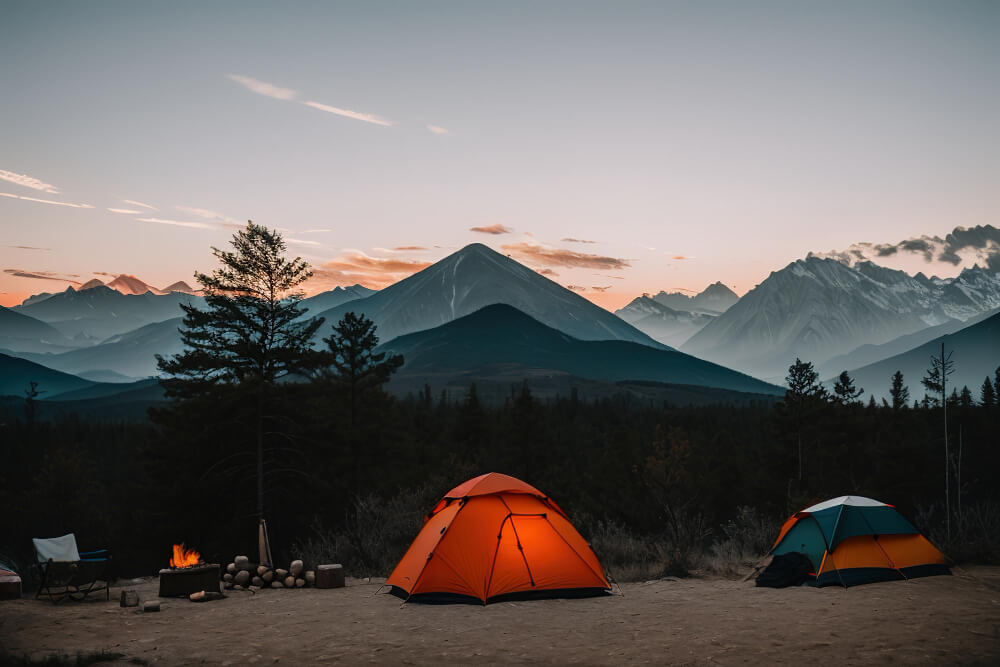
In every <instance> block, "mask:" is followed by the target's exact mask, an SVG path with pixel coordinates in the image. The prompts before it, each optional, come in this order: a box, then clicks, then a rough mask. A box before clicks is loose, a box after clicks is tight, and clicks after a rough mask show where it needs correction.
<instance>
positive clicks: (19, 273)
mask: <svg viewBox="0 0 1000 667" xmlns="http://www.w3.org/2000/svg"><path fill="white" fill-rule="evenodd" d="M3 272H4V273H6V274H7V275H10V276H15V277H17V278H34V279H35V280H58V281H59V282H66V283H73V284H75V285H79V284H80V281H79V280H73V278H79V277H80V276H78V275H77V274H75V273H69V274H66V273H56V272H55V271H30V270H25V269H4V270H3Z"/></svg>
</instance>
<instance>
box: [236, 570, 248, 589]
mask: <svg viewBox="0 0 1000 667" xmlns="http://www.w3.org/2000/svg"><path fill="white" fill-rule="evenodd" d="M233 581H234V582H236V583H237V584H239V585H240V586H246V585H247V584H249V583H250V573H249V572H247V571H246V570H240V571H239V572H237V573H236V576H235V577H233Z"/></svg>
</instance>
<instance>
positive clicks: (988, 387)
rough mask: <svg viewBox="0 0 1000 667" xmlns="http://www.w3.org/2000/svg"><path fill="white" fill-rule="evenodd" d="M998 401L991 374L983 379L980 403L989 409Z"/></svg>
mask: <svg viewBox="0 0 1000 667" xmlns="http://www.w3.org/2000/svg"><path fill="white" fill-rule="evenodd" d="M996 402H997V395H996V392H995V391H994V390H993V383H992V382H990V378H989V376H986V379H985V380H983V387H982V389H980V390H979V404H980V405H982V406H983V407H984V408H987V409H989V408H992V407H993V406H995V405H996Z"/></svg>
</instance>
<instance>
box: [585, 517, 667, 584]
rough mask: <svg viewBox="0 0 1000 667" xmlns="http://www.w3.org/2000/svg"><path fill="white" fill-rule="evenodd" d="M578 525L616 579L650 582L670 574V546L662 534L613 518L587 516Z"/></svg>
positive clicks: (609, 572) (602, 562) (606, 568)
mask: <svg viewBox="0 0 1000 667" xmlns="http://www.w3.org/2000/svg"><path fill="white" fill-rule="evenodd" d="M578 527H580V528H581V529H582V530H581V532H583V533H584V534H585V535H586V536H589V538H590V539H589V542H590V548H591V549H593V550H594V553H595V554H597V558H598V560H600V561H601V565H603V566H604V569H605V570H607V572H608V574H609V575H610V576H611V577H612V578H613V579H614V580H615V581H622V582H624V581H646V580H648V579H658V578H660V577H662V576H664V574H666V571H667V567H666V563H667V553H668V549H667V545H666V543H665V541H664V540H663V538H662V536H659V537H658V536H648V535H647V536H644V535H640V534H638V533H636V532H635V531H632V530H629V529H628V528H626V527H625V526H624V525H623V524H621V523H619V522H617V521H614V520H611V519H600V520H597V521H593V520H589V519H586V518H585V519H583V521H582V522H580V523H579V526H578Z"/></svg>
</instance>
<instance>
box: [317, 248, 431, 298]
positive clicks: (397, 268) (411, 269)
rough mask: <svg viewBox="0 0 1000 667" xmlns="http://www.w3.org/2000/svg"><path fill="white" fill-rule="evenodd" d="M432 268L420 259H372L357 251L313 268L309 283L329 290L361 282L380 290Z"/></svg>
mask: <svg viewBox="0 0 1000 667" xmlns="http://www.w3.org/2000/svg"><path fill="white" fill-rule="evenodd" d="M430 265H431V263H430V262H426V261H421V260H410V259H402V258H398V257H371V256H369V255H366V254H365V253H363V252H360V251H356V250H355V251H350V252H347V253H345V254H344V255H341V256H340V257H336V258H334V259H332V260H330V261H329V262H327V263H325V264H323V265H322V266H320V267H317V268H313V278H312V280H311V281H310V282H314V283H318V284H320V285H323V286H329V287H332V286H334V285H344V284H347V285H352V284H354V283H361V284H362V285H365V286H366V287H373V288H377V289H381V288H383V287H386V286H387V285H391V284H392V283H394V282H397V281H399V280H402V279H403V278H406V277H408V276H411V275H413V274H414V273H416V272H417V271H420V270H422V269H425V268H427V267H428V266H430Z"/></svg>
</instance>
